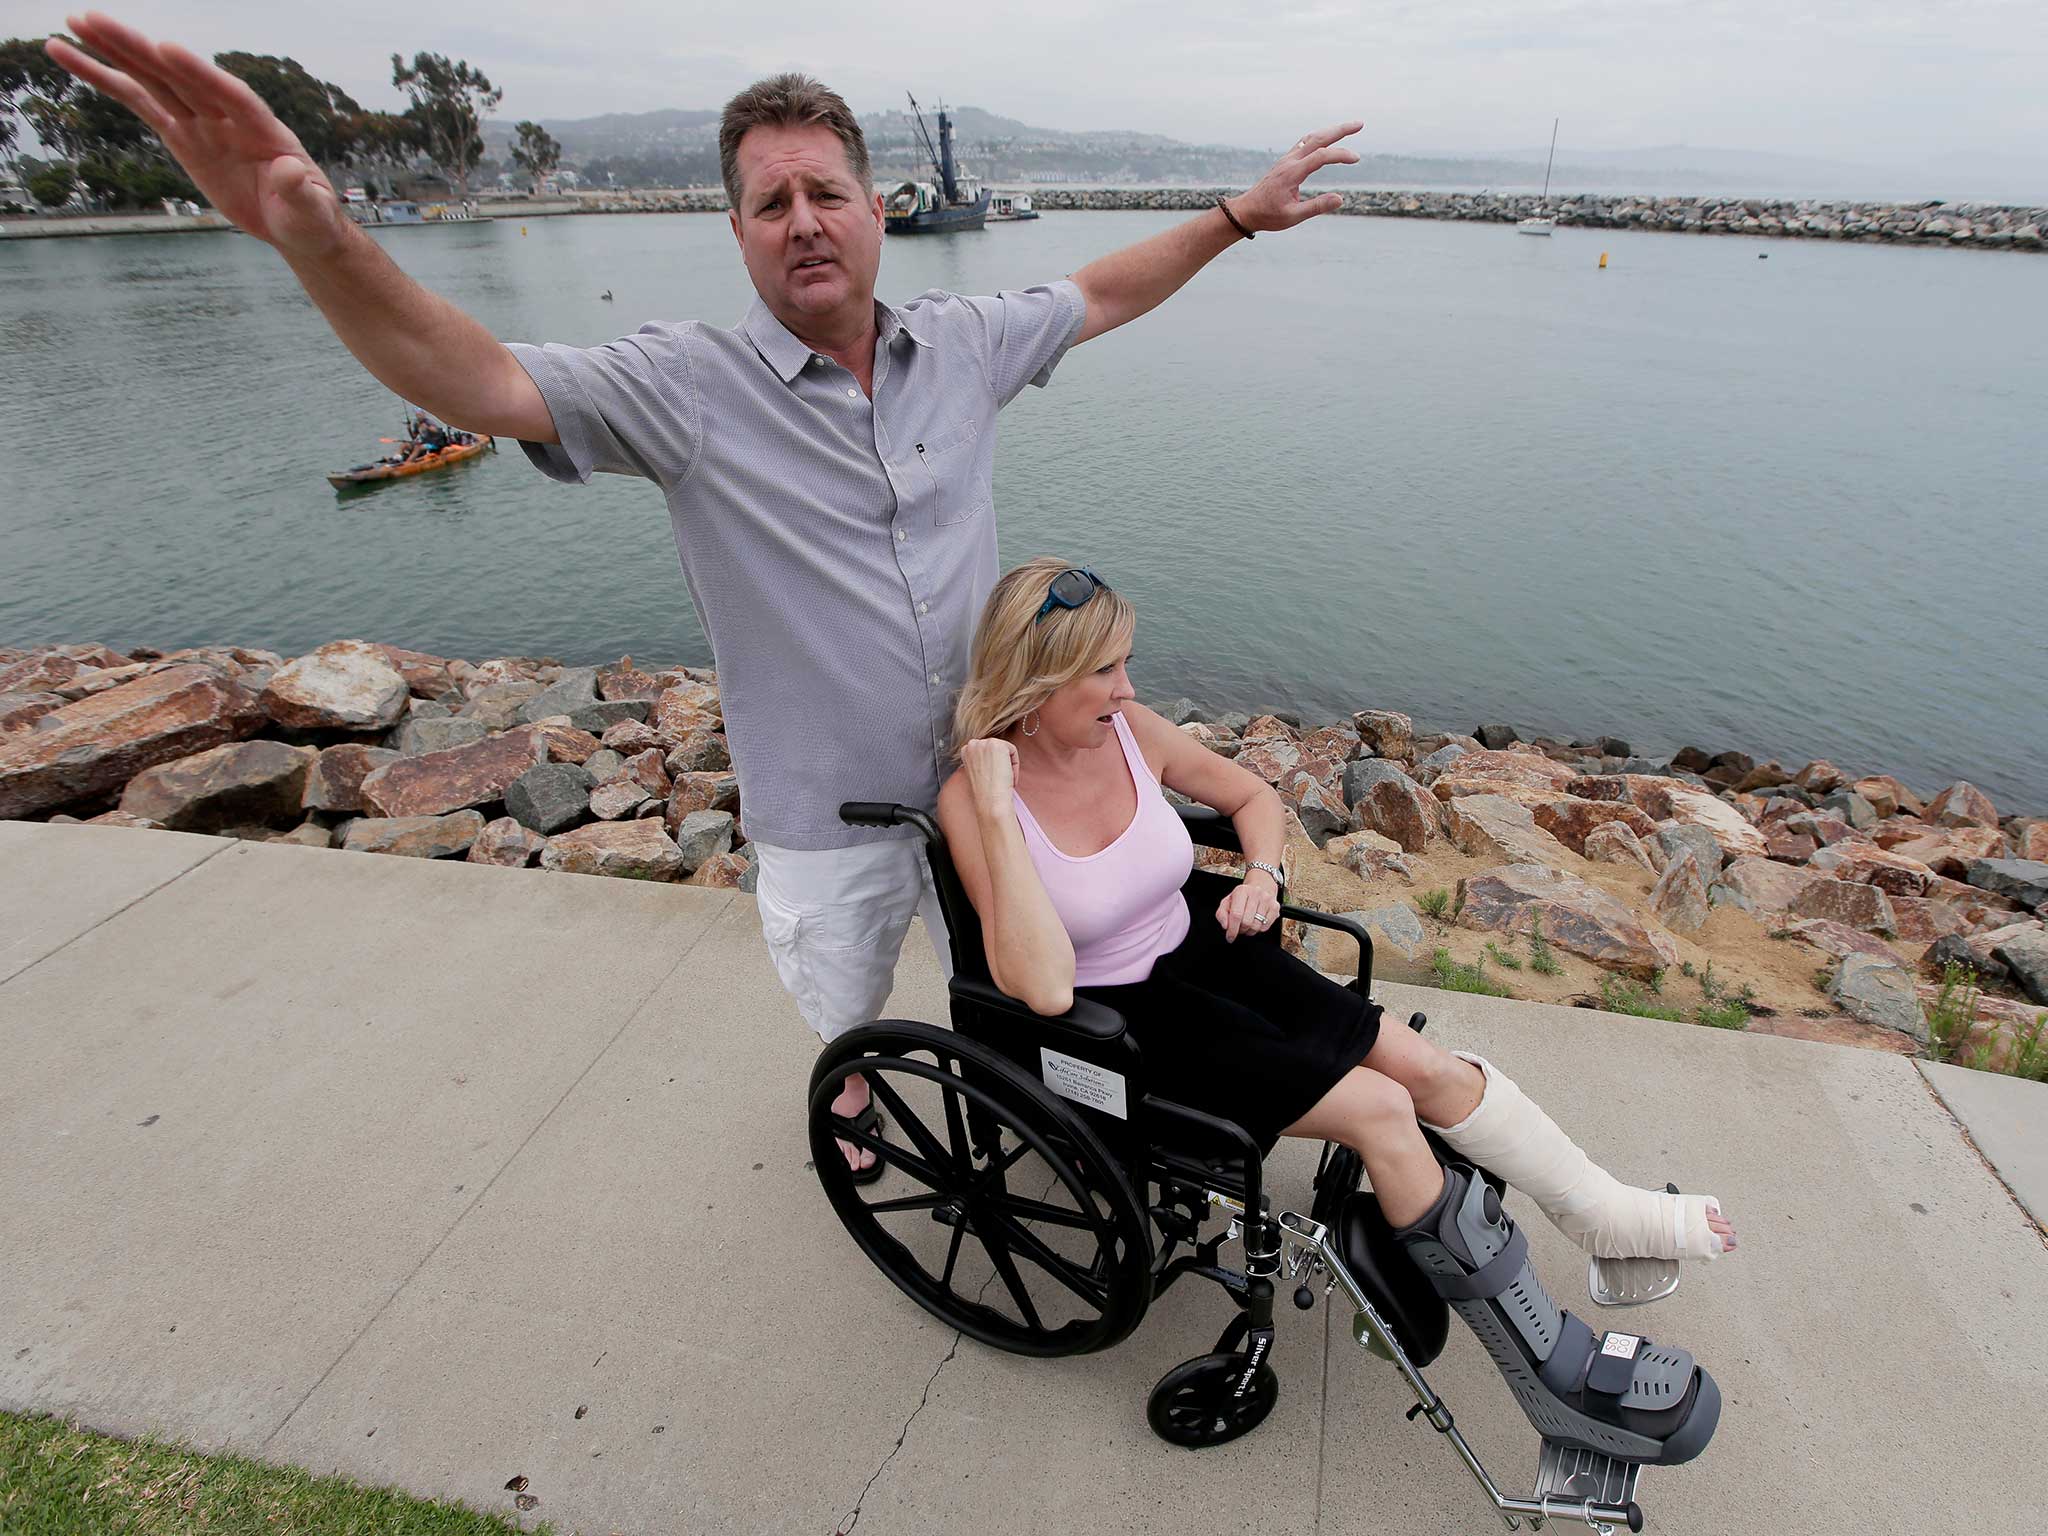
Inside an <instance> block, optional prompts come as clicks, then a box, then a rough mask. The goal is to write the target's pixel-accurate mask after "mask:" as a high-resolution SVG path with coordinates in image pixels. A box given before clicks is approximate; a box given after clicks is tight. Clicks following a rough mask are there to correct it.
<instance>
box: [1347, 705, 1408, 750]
mask: <svg viewBox="0 0 2048 1536" xmlns="http://www.w3.org/2000/svg"><path fill="white" fill-rule="evenodd" d="M1351 723H1352V725H1353V726H1354V727H1355V728H1356V729H1357V731H1358V739H1359V740H1360V741H1361V742H1363V743H1364V744H1365V745H1366V746H1367V747H1370V748H1371V749H1372V752H1373V755H1374V756H1375V757H1385V758H1391V759H1393V760H1394V761H1396V762H1403V763H1406V762H1412V761H1414V758H1415V722H1414V721H1413V720H1411V719H1409V718H1408V716H1406V715H1403V714H1397V713H1396V712H1395V711H1393V710H1391V709H1361V710H1359V711H1358V713H1357V714H1355V715H1353V716H1352V717H1351Z"/></svg>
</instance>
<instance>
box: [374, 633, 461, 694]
mask: <svg viewBox="0 0 2048 1536" xmlns="http://www.w3.org/2000/svg"><path fill="white" fill-rule="evenodd" d="M377 649H378V650H380V651H382V652H383V653H384V659H385V660H386V661H388V662H390V663H391V665H392V666H393V667H395V668H397V669H398V675H399V676H400V677H402V678H404V679H405V686H406V687H407V688H409V689H411V690H412V693H413V695H414V697H416V698H422V699H452V700H453V701H455V702H457V703H460V702H461V700H462V685H461V684H460V683H459V682H457V681H456V678H455V673H454V670H453V669H454V667H455V663H454V662H453V661H451V660H449V658H447V657H446V656H432V655H429V654H428V653H427V652H425V651H408V650H406V649H405V648H404V647H403V646H397V645H380V646H378V647H377Z"/></svg>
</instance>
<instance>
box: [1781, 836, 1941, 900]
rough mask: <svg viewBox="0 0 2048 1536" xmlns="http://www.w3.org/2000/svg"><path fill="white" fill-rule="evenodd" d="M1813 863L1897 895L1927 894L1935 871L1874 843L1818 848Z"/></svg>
mask: <svg viewBox="0 0 2048 1536" xmlns="http://www.w3.org/2000/svg"><path fill="white" fill-rule="evenodd" d="M1807 863H1808V865H1809V867H1811V868H1813V869H1817V870H1819V871H1820V872H1821V873H1822V874H1825V875H1829V876H1832V877H1833V878H1834V879H1837V880H1849V881H1853V882H1855V883H1856V884H1858V885H1874V886H1876V887H1877V888H1878V889H1879V890H1881V891H1889V892H1890V893H1891V894H1893V895H1895V896H1924V895H1925V894H1926V893H1927V887H1928V882H1929V881H1931V880H1933V879H1934V878H1935V874H1934V871H1933V870H1931V869H1929V868H1928V867H1927V866H1926V865H1925V864H1922V863H1921V862H1920V861H1919V860H1918V859H1909V858H1907V857H1906V856H1905V855H1904V854H1898V853H1893V852H1891V851H1890V850H1889V849H1884V848H1880V847H1878V846H1877V845H1876V844H1874V843H1858V842H1849V843H1837V844H1835V845H1834V846H1832V847H1828V848H1821V849H1818V850H1816V851H1815V853H1814V855H1813V857H1812V858H1811V859H1809V860H1808V861H1807Z"/></svg>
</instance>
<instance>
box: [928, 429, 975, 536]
mask: <svg viewBox="0 0 2048 1536" xmlns="http://www.w3.org/2000/svg"><path fill="white" fill-rule="evenodd" d="M980 438H981V427H980V425H979V424H978V423H977V422H974V421H972V420H969V421H963V422H961V423H960V424H959V425H958V426H954V427H945V428H942V429H941V430H940V431H938V432H937V433H935V434H934V435H932V436H930V437H927V438H925V439H924V441H923V442H921V443H919V444H918V445H917V458H918V462H919V463H920V464H922V465H923V466H924V468H925V472H926V473H927V474H929V475H930V476H931V477H932V491H933V503H932V504H933V507H934V508H935V509H936V510H935V512H934V515H933V518H932V521H933V522H934V523H936V524H937V525H938V526H939V527H941V528H943V527H945V526H946V525H947V524H948V523H966V522H972V521H973V520H974V519H975V518H977V517H979V516H981V514H982V513H984V512H986V511H987V510H988V505H989V488H988V482H987V481H986V480H985V479H984V478H983V477H982V475H981V472H980V463H981V455H980V453H979V452H978V451H977V445H978V444H979V441H980Z"/></svg>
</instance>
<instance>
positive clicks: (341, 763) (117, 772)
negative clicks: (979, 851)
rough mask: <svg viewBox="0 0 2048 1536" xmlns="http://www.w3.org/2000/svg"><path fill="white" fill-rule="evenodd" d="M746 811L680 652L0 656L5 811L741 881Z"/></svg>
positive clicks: (749, 866) (340, 648)
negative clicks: (539, 656) (555, 657)
mask: <svg viewBox="0 0 2048 1536" xmlns="http://www.w3.org/2000/svg"><path fill="white" fill-rule="evenodd" d="M738 813H739V780H738V779H737V777H736V776H735V775H734V773H733V771H732V758H731V756H730V754H729V753H728V751H727V749H726V742H725V734H724V721H723V718H722V717H721V715H720V713H719V701H718V687H717V680H716V677H715V676H714V675H713V674H712V673H710V672H706V671H700V670H697V669H693V668H688V667H677V668H669V669H665V670H662V671H658V672H652V673H649V672H644V671H641V670H639V669H638V668H636V667H634V666H633V664H632V660H631V658H630V657H629V658H626V659H624V660H622V661H620V662H618V663H617V664H615V665H612V666H605V667H564V666H561V665H560V664H559V663H556V662H553V661H547V660H534V659H530V658H524V657H500V658H498V659H496V660H493V661H486V662H482V663H479V664H472V663H470V662H467V661H460V660H450V659H448V658H445V657H440V656H427V655H423V654H421V653H419V652H417V651H408V650H402V649H400V648H399V647H396V646H389V645H372V644H369V643H367V642H364V641H360V640H341V641H336V642H335V643H333V644H331V645H323V646H321V647H320V648H319V649H318V650H316V651H312V652H309V653H308V654H306V655H304V656H300V657H297V658H296V659H293V660H290V661H287V660H286V659H285V658H284V657H282V656H279V655H276V654H274V653H272V652H269V651H253V650H246V649H243V648H241V647H239V646H205V647H199V648H196V649H191V650H182V651H172V652H168V653H160V652H156V651H149V650H142V651H134V652H131V653H129V654H126V655H123V654H121V653H120V652H117V651H111V650H109V649H107V648H106V647H104V646H98V645H70V646H57V647H51V648H45V649H41V650H36V651H31V652H27V653H23V652H20V651H7V650H0V817H16V818H19V817H31V816H42V817H47V818H48V819H49V820H52V821H63V820H80V819H83V820H86V821H90V822H97V823H105V824H112V825H117V826H129V827H163V828H168V829H171V830H174V831H186V832H211V833H218V834H221V835H224V836H229V837H241V838H252V839H257V840H261V841H266V842H287V843H300V844H305V845H307V846H310V847H316V848H328V847H334V848H345V849H350V850H355V851H359V852H372V853H396V854H409V855H413V856H416V857H423V858H466V859H468V860H469V861H470V862H472V863H479V864H503V865H510V866H523V865H529V864H535V863H538V864H539V865H540V866H541V867H542V868H544V869H554V870H568V871H572V872H575V873H580V874H600V875H623V876H628V877H631V878H636V879H643V880H676V881H682V882H684V883H686V884H691V885H709V886H727V887H739V888H742V889H751V887H752V883H753V868H754V854H753V851H752V849H751V847H749V846H748V845H747V844H746V841H745V838H744V836H743V834H742V833H741V832H740V830H739V824H738Z"/></svg>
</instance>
